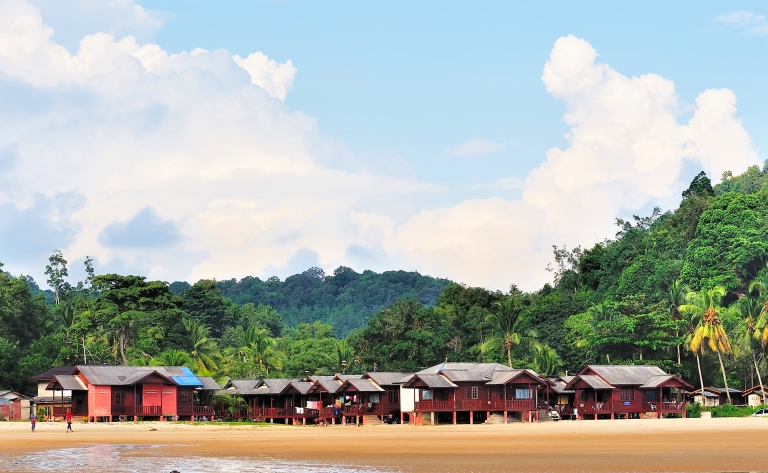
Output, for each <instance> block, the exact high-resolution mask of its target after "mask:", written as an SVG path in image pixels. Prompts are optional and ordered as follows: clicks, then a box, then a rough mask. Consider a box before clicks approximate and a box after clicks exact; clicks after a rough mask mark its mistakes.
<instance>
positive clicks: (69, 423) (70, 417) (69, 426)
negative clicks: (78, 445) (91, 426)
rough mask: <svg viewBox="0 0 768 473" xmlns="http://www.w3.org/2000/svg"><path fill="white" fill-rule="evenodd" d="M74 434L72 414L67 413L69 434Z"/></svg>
mask: <svg viewBox="0 0 768 473" xmlns="http://www.w3.org/2000/svg"><path fill="white" fill-rule="evenodd" d="M70 432H74V431H73V430H72V413H71V412H69V411H67V433H70Z"/></svg>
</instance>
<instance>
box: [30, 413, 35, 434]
mask: <svg viewBox="0 0 768 473" xmlns="http://www.w3.org/2000/svg"><path fill="white" fill-rule="evenodd" d="M29 423H30V424H32V432H34V431H35V424H36V423H37V416H36V415H35V414H30V415H29Z"/></svg>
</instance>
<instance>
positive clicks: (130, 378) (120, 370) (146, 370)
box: [76, 365, 189, 386]
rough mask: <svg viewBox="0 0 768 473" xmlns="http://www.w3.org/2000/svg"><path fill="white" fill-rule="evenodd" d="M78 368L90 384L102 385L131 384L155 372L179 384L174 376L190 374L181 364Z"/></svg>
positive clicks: (183, 376) (79, 366)
mask: <svg viewBox="0 0 768 473" xmlns="http://www.w3.org/2000/svg"><path fill="white" fill-rule="evenodd" d="M76 368H77V371H79V372H80V373H82V374H83V376H85V379H87V380H88V382H89V383H90V384H95V385H100V386H121V385H122V386H125V385H131V384H134V383H136V382H137V381H140V380H141V379H143V378H144V377H146V376H149V375H151V374H152V373H153V372H155V373H157V374H158V375H160V376H162V377H164V378H167V379H168V380H169V381H170V382H171V383H173V384H179V383H177V382H176V381H175V380H174V379H173V377H174V376H176V377H181V378H187V377H188V376H189V375H188V374H187V373H185V372H184V371H183V370H182V367H181V366H109V365H78V366H77V367H76Z"/></svg>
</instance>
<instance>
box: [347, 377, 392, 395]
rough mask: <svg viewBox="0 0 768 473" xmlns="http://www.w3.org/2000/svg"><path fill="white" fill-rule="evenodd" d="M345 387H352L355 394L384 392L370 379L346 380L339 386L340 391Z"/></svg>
mask: <svg viewBox="0 0 768 473" xmlns="http://www.w3.org/2000/svg"><path fill="white" fill-rule="evenodd" d="M346 386H352V387H353V388H355V390H356V391H357V392H361V393H379V392H382V391H384V389H382V388H381V387H380V386H379V385H378V384H376V383H374V382H373V381H371V380H370V379H348V380H346V381H345V382H344V384H342V385H341V391H344V389H345V387H346Z"/></svg>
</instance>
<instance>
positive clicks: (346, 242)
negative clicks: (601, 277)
mask: <svg viewBox="0 0 768 473" xmlns="http://www.w3.org/2000/svg"><path fill="white" fill-rule="evenodd" d="M118 4H119V7H120V8H127V7H130V6H131V5H133V3H132V2H127V3H126V2H124V1H123V2H118ZM126 5H127V7H126ZM43 18H44V17H43V14H42V13H41V11H40V9H38V8H37V7H36V6H35V5H32V4H30V3H28V2H27V1H24V0H0V214H2V215H3V217H4V218H3V222H2V223H0V236H2V238H0V241H2V242H3V245H2V246H0V261H3V262H6V263H9V264H8V265H7V266H6V269H8V270H10V271H13V272H25V273H31V274H33V275H35V276H38V275H39V273H40V272H41V270H42V268H43V267H44V263H45V259H46V258H47V256H48V255H49V254H50V251H52V250H53V249H54V248H60V249H62V250H63V251H64V253H65V255H67V257H68V258H69V259H70V260H79V259H82V258H83V257H84V256H85V255H91V256H94V257H96V259H97V270H99V266H100V267H101V268H104V269H109V268H119V270H120V271H131V272H135V273H141V274H145V275H147V276H149V277H151V278H160V279H165V280H175V279H186V280H196V279H198V278H203V277H206V278H211V277H216V278H229V277H243V276H246V275H256V276H261V277H269V276H272V275H275V274H276V275H278V276H286V275H288V274H291V273H292V272H295V271H298V270H301V269H305V268H303V266H307V265H310V264H312V265H320V266H322V267H324V268H325V269H327V270H331V269H333V268H335V267H336V266H338V265H341V264H346V265H351V266H353V267H355V268H356V269H359V270H362V269H374V270H384V269H415V270H419V271H421V272H423V273H427V274H432V275H435V276H442V277H448V278H452V279H455V280H457V281H460V282H465V283H468V284H472V285H481V286H486V287H489V288H506V287H508V285H509V284H510V283H511V282H515V283H517V284H519V285H520V286H521V287H524V288H527V289H533V288H535V287H537V286H540V285H541V284H542V283H544V282H546V281H547V280H549V274H547V273H545V271H544V268H545V266H546V264H547V262H549V261H550V259H551V245H552V244H555V243H556V244H561V245H562V244H567V245H568V246H574V245H577V244H592V243H594V241H596V240H599V239H602V238H604V237H607V236H611V235H612V234H613V229H612V228H611V222H612V221H613V219H614V217H615V216H616V215H619V214H620V213H621V212H622V211H626V210H628V209H629V210H633V209H638V208H641V207H643V206H645V205H647V204H649V203H653V202H667V203H669V204H670V205H673V204H674V203H676V200H677V197H678V196H679V193H680V191H681V188H682V187H684V186H685V185H687V182H682V181H681V170H682V168H683V166H684V165H688V164H691V163H692V164H694V165H696V166H699V167H701V168H703V169H705V170H706V171H707V172H708V173H709V174H710V176H713V177H717V176H719V175H720V174H721V173H722V172H723V171H725V170H732V171H733V172H734V173H737V172H741V171H743V170H744V169H746V167H747V166H749V165H751V164H754V163H757V162H758V158H757V155H756V154H755V152H754V150H753V146H752V143H751V140H750V138H749V136H748V134H747V133H746V132H745V131H744V129H743V127H742V125H741V122H740V121H739V120H738V118H737V117H736V97H735V95H734V94H733V93H732V92H731V91H729V90H725V89H723V90H707V91H704V92H702V93H701V94H700V95H699V97H698V98H697V100H696V108H695V112H694V115H693V117H692V118H691V120H689V122H688V123H685V124H682V123H678V113H677V112H678V110H680V109H681V108H682V107H683V105H684V104H681V103H680V100H679V98H678V97H677V95H676V93H675V89H674V84H673V83H672V82H671V81H669V80H667V79H664V78H662V77H660V76H657V75H654V74H647V75H643V76H640V77H631V78H630V77H626V76H624V75H622V74H621V73H619V72H617V71H615V70H613V69H612V68H610V67H609V66H608V65H606V64H602V63H599V62H598V61H597V53H596V52H595V50H594V49H593V48H592V47H591V46H590V45H589V43H587V42H586V41H584V40H582V39H578V38H575V37H573V36H569V37H564V38H561V39H559V40H558V41H557V42H556V43H555V45H554V47H553V49H552V52H551V55H550V58H549V60H548V61H547V63H546V65H545V67H544V72H543V75H542V80H543V83H544V87H545V88H546V90H547V92H548V93H549V94H551V95H552V96H553V97H555V98H556V99H558V100H561V101H563V103H564V104H565V105H566V113H565V115H564V120H565V121H566V122H567V123H568V125H569V126H570V132H569V134H568V136H567V139H568V141H569V146H568V147H567V148H566V149H559V148H553V149H550V150H549V151H548V152H547V154H546V159H545V160H544V162H543V163H542V164H541V165H540V166H539V167H538V168H536V169H535V170H533V171H532V172H531V173H530V174H529V175H528V176H527V177H526V178H525V180H524V181H520V180H517V179H515V178H514V177H511V176H507V177H505V176H499V180H498V181H495V182H493V183H488V185H487V186H486V187H485V188H487V189H494V188H498V189H508V188H516V189H519V190H521V192H522V198H521V199H518V200H506V199H501V198H490V199H477V200H468V201H464V202H460V203H459V204H457V205H453V206H448V207H443V208H436V209H435V208H433V209H427V208H423V207H422V206H418V205H417V204H416V203H417V202H421V201H423V200H424V199H420V197H423V196H425V195H427V196H429V195H430V194H434V193H436V192H441V193H444V192H450V189H448V190H446V188H445V187H444V186H439V185H436V184H433V183H430V182H422V181H417V180H414V179H408V178H399V177H392V176H391V175H389V174H382V173H381V172H377V171H375V170H372V168H371V167H363V166H359V165H357V164H355V163H356V159H357V157H355V156H354V155H353V154H352V153H350V151H349V150H348V149H346V147H345V146H344V144H343V143H340V142H339V141H338V140H334V139H332V138H329V137H326V136H323V135H321V134H320V133H319V132H318V131H317V124H316V123H315V120H314V119H313V118H312V117H310V116H307V115H305V114H303V113H301V112H299V111H293V110H290V109H289V108H287V107H286V105H285V104H284V100H285V97H286V94H287V93H289V91H290V87H291V84H292V83H293V81H294V78H295V77H296V74H297V69H296V67H294V66H293V64H292V63H291V62H290V61H287V62H285V63H282V64H280V63H277V62H276V61H274V60H271V59H269V57H268V56H267V55H265V54H264V53H261V52H254V53H252V54H249V55H248V56H246V57H245V58H242V57H239V56H233V55H232V54H230V53H229V52H228V51H225V50H218V51H204V50H202V49H191V50H190V51H189V52H183V53H180V54H169V53H168V52H166V51H164V50H163V49H162V48H161V47H160V46H158V45H154V44H151V43H148V42H143V41H140V40H139V39H137V38H136V37H134V36H123V37H119V36H116V35H115V34H113V33H112V32H110V31H114V30H109V28H110V27H105V31H104V32H97V33H93V34H88V35H86V36H84V37H83V38H82V39H81V40H80V41H79V43H78V47H77V49H76V50H75V51H74V52H70V51H69V49H67V48H65V47H64V46H63V45H62V44H60V43H58V42H57V41H55V40H54V38H55V37H56V34H55V33H54V30H53V29H52V28H50V27H49V26H47V25H46V23H45V22H44V21H43ZM299 66H300V65H299ZM477 140H479V141H477V142H475V144H474V145H472V146H469V145H470V144H471V143H472V141H470V142H469V143H466V144H464V145H462V146H463V147H459V148H461V149H460V151H461V150H463V152H465V155H472V153H477V152H478V150H480V152H491V151H493V150H490V151H489V147H488V146H489V145H488V143H490V145H495V144H494V143H491V142H487V143H485V144H484V146H485V148H483V146H479V145H478V143H480V145H483V143H482V141H485V140H480V139H477ZM495 146H498V145H495ZM468 150H469V151H468ZM470 151H471V152H470ZM467 153H469V154H467ZM475 155H477V154H475ZM349 163H352V164H349ZM358 164H359V163H358ZM373 169H377V168H376V167H375V166H374V167H373ZM17 255H18V256H17Z"/></svg>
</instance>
